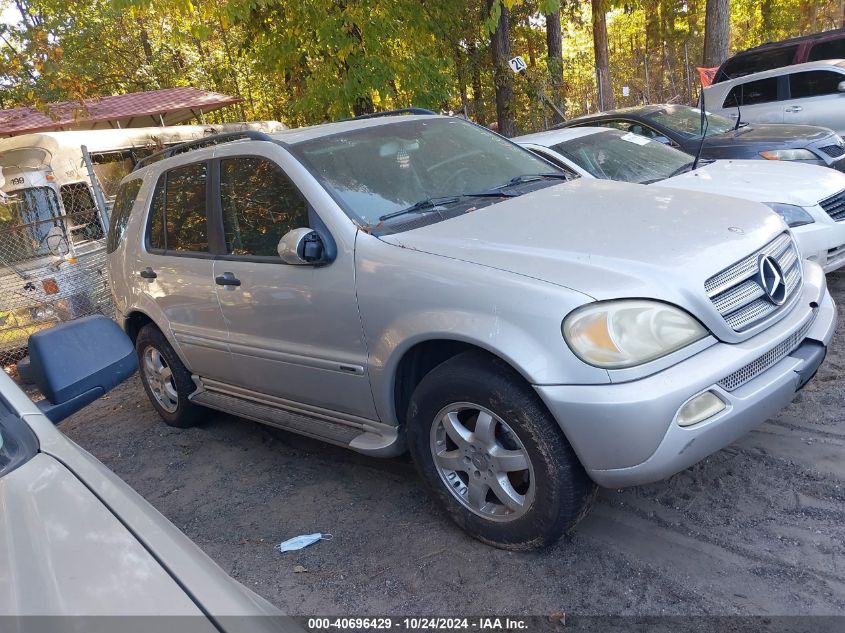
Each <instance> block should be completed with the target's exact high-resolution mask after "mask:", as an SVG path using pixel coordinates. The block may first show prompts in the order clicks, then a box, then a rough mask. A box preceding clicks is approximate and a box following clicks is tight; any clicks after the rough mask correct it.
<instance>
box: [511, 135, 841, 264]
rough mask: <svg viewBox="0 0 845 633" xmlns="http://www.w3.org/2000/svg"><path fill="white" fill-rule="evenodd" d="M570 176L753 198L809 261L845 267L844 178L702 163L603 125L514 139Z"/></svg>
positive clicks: (779, 167)
mask: <svg viewBox="0 0 845 633" xmlns="http://www.w3.org/2000/svg"><path fill="white" fill-rule="evenodd" d="M513 140H514V141H515V142H516V143H518V144H520V145H522V146H523V147H525V148H527V149H529V150H531V151H532V152H534V153H535V154H537V155H539V156H541V157H543V158H545V159H546V160H548V161H549V162H551V163H552V164H554V165H557V166H558V167H561V168H562V169H564V170H566V171H567V172H569V173H572V174H577V175H579V176H583V177H585V178H602V179H606V180H621V181H625V182H632V183H640V184H644V185H651V184H654V185H656V186H660V187H671V188H674V189H690V190H696V191H706V192H708V193H715V194H721V195H725V196H732V197H734V198H743V199H745V200H753V201H755V202H762V203H763V204H766V205H768V206H769V207H770V208H771V209H772V210H773V211H775V212H776V213H778V214H779V215H780V216H781V217H782V218H783V219H784V221H785V222H786V223H787V224H788V225H789V226H790V227H791V228H792V231H793V233H794V234H795V237H796V238H797V240H798V244H799V247H800V249H801V252H802V253H803V255H804V257H806V258H807V259H809V260H812V261H814V262H816V263H818V264H819V265H820V266H821V267H822V268H823V269H824V270H825V272H830V271H832V270H836V269H837V268H839V267H841V266H842V265H845V174H843V173H841V172H838V171H836V170H834V169H826V168H824V167H817V166H813V165H797V164H794V163H783V162H776V161H763V160H718V161H706V160H701V161H699V164H698V167H697V168H696V169H693V161H694V157H692V156H690V155H689V154H686V153H684V152H681V151H679V150H676V149H674V148H672V147H668V146H666V145H663V144H662V143H659V142H657V141H652V140H649V139H647V138H644V137H642V136H638V135H635V134H631V133H630V132H627V133H626V132H622V131H620V130H615V129H610V128H600V127H584V128H565V129H562V130H550V131H548V132H540V133H537V134H529V135H526V136H520V137H518V138H515V139H513Z"/></svg>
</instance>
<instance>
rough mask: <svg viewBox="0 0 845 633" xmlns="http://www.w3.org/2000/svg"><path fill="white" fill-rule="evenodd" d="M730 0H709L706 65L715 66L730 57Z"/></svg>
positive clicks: (705, 48)
mask: <svg viewBox="0 0 845 633" xmlns="http://www.w3.org/2000/svg"><path fill="white" fill-rule="evenodd" d="M730 4H731V3H730V0H707V8H706V9H705V13H704V67H705V68H713V67H715V66H718V65H720V64H721V63H722V62H723V61H725V60H726V59H727V58H728V41H729V39H728V38H729V36H730V31H729V28H730V25H729V21H728V18H729V16H730Z"/></svg>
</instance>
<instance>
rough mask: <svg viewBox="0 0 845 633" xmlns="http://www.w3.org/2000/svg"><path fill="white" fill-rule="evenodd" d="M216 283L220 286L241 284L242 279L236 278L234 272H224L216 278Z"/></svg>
mask: <svg viewBox="0 0 845 633" xmlns="http://www.w3.org/2000/svg"><path fill="white" fill-rule="evenodd" d="M214 283H216V284H217V285H218V286H240V285H241V280H240V279H238V278H236V277H235V275H234V274H233V273H223V274H222V275H218V276H217V277H215V278H214Z"/></svg>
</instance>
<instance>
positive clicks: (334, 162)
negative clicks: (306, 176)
mask: <svg viewBox="0 0 845 633" xmlns="http://www.w3.org/2000/svg"><path fill="white" fill-rule="evenodd" d="M293 152H294V153H295V154H297V155H298V157H299V158H300V160H302V161H303V162H304V163H305V164H307V165H309V166H310V167H311V170H312V173H314V175H315V176H316V177H317V179H318V180H319V181H320V182H321V183H322V185H323V186H324V187H325V188H326V189H327V190H328V191H329V192H330V193H332V194H333V195H334V196H335V198H336V199H337V200H339V202H340V204H341V206H342V207H343V208H344V210H345V211H346V212H347V214H349V215H350V216H351V217H352V218H353V219H354V220H356V221H358V222H360V223H362V224H364V225H368V226H371V227H375V226H377V225H378V224H379V217H381V216H384V215H387V214H390V213H393V212H396V211H400V210H402V209H406V208H408V207H409V206H411V205H413V204H415V203H417V202H419V201H421V200H426V199H428V198H441V197H444V198H445V197H449V196H457V195H461V194H465V193H477V192H480V191H484V190H488V189H491V188H493V187H496V186H499V185H502V184H505V183H507V182H508V181H509V180H511V179H512V178H516V177H518V176H524V175H528V174H538V173H562V172H559V170H557V169H556V168H554V167H552V166H551V165H550V164H549V163H547V162H545V161H543V160H541V159H539V158H536V157H535V156H534V155H533V154H531V153H530V152H528V151H527V150H523V149H522V148H520V147H517V146H515V145H513V144H512V143H510V142H508V141H506V140H505V139H503V138H501V137H500V136H498V135H496V134H493V133H492V132H488V131H487V130H484V129H483V128H480V127H478V126H476V125H473V124H471V123H468V122H466V121H464V120H462V119H456V118H417V117H413V118H411V117H408V119H407V120H403V121H399V122H396V123H387V124H384V125H379V126H374V127H367V128H362V129H359V130H353V131H350V132H342V133H339V134H333V135H331V136H326V137H321V138H316V139H313V140H310V141H303V142H301V143H298V144H297V145H295V146H294V147H293ZM548 184H549V185H552V184H557V181H549V183H548ZM498 201H499V199H497V198H493V199H485V201H484V202H483V203H482V202H479V204H478V205H477V206H481V205H482V204H492V203H495V202H498ZM437 219H438V218H433V219H432V221H435V220H437ZM396 220H397V221H407V220H408V218H407V217H403V218H402V219H401V220H400V218H397V219H396Z"/></svg>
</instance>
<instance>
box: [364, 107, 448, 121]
mask: <svg viewBox="0 0 845 633" xmlns="http://www.w3.org/2000/svg"><path fill="white" fill-rule="evenodd" d="M397 114H418V115H423V114H437V113H436V112H432V111H431V110H426V109H425V108H400V109H399V110H387V111H385V112H373V113H372V114H361V115H359V116H356V117H352V118H351V119H349V120H350V121H359V120H361V119H375V118H378V117H381V116H395V115H397Z"/></svg>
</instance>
